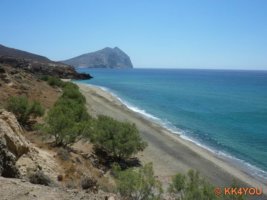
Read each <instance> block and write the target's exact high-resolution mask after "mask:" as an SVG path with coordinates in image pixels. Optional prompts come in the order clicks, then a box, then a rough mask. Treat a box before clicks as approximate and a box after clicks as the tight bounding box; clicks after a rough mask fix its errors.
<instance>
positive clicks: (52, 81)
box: [47, 76, 63, 87]
mask: <svg viewBox="0 0 267 200" xmlns="http://www.w3.org/2000/svg"><path fill="white" fill-rule="evenodd" d="M47 83H48V84H49V85H51V86H53V87H54V86H57V87H61V86H62V85H63V81H61V80H60V79H59V78H56V77H52V76H50V77H48V79H47Z"/></svg>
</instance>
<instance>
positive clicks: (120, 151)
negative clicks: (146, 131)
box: [91, 115, 147, 159]
mask: <svg viewBox="0 0 267 200" xmlns="http://www.w3.org/2000/svg"><path fill="white" fill-rule="evenodd" d="M91 140H92V142H93V143H95V144H96V145H97V147H99V148H101V149H103V150H104V151H106V152H107V153H108V154H109V155H111V156H113V157H115V158H119V159H127V158H129V157H131V156H132V155H133V154H136V153H137V152H138V151H142V150H144V149H145V147H146V146H147V144H146V143H145V142H144V141H142V139H141V137H140V135H139V132H138V130H137V128H136V126H135V125H134V124H130V123H127V122H119V121H117V120H115V119H113V118H111V117H107V116H102V115H101V116H99V117H98V120H97V124H96V130H95V133H94V134H93V135H92V138H91Z"/></svg>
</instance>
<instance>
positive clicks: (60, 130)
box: [43, 82, 92, 146]
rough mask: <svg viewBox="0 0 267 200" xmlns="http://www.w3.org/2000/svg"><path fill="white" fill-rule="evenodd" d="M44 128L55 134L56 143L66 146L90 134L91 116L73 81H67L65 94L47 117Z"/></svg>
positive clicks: (64, 89) (47, 131)
mask: <svg viewBox="0 0 267 200" xmlns="http://www.w3.org/2000/svg"><path fill="white" fill-rule="evenodd" d="M45 122H46V123H45V125H44V126H43V130H44V131H45V132H46V133H48V134H51V135H53V136H54V138H55V144H56V145H58V146H60V145H63V146H66V145H68V144H72V143H73V142H75V141H76V139H77V138H78V137H81V136H83V135H87V136H88V135H90V133H91V131H92V127H91V117H90V115H89V114H88V113H87V110H86V107H85V98H84V96H83V95H82V94H81V93H80V91H79V88H78V87H77V86H76V85H75V84H73V83H69V82H68V83H65V84H64V88H63V94H62V96H61V97H60V98H59V99H58V101H57V102H56V104H55V105H54V107H53V108H51V109H50V110H49V112H48V115H47V117H46V118H45Z"/></svg>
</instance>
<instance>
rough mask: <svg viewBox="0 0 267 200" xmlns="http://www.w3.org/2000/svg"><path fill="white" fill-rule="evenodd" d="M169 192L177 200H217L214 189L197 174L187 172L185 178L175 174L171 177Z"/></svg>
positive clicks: (191, 171)
mask: <svg viewBox="0 0 267 200" xmlns="http://www.w3.org/2000/svg"><path fill="white" fill-rule="evenodd" d="M169 192H171V193H173V194H175V195H176V197H177V199H179V200H191V199H192V200H194V199H198V200H207V199H218V198H217V196H216V195H215V193H214V187H213V186H212V185H210V184H209V183H208V182H206V181H205V180H204V179H203V178H201V177H200V176H199V172H197V171H194V170H189V171H188V173H187V176H185V175H182V174H177V175H175V176H174V177H173V179H172V183H171V184H170V187H169Z"/></svg>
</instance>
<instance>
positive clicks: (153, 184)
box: [112, 163, 163, 200]
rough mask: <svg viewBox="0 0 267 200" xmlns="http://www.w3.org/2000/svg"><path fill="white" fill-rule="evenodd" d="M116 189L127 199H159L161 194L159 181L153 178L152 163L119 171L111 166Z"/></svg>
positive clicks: (116, 167)
mask: <svg viewBox="0 0 267 200" xmlns="http://www.w3.org/2000/svg"><path fill="white" fill-rule="evenodd" d="M112 171H113V174H114V175H115V178H116V183H117V189H118V191H119V193H120V194H121V196H122V197H123V198H124V199H127V200H144V199H145V200H160V199H161V195H162V192H163V190H162V187H161V183H160V182H159V181H158V180H157V179H156V178H155V176H154V172H153V166H152V164H151V163H150V164H146V165H145V166H143V167H141V168H139V169H133V168H130V169H127V170H125V171H121V170H120V168H119V167H118V166H114V167H113V170H112Z"/></svg>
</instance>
